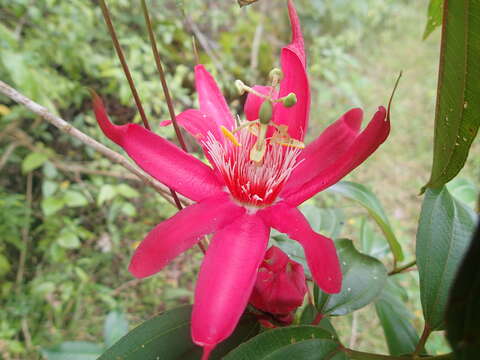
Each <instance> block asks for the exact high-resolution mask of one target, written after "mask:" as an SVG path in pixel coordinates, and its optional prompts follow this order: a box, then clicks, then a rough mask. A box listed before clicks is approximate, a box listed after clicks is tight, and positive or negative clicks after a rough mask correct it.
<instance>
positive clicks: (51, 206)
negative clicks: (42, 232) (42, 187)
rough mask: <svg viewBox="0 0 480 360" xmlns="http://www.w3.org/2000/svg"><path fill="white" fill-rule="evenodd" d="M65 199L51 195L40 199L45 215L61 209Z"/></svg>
mask: <svg viewBox="0 0 480 360" xmlns="http://www.w3.org/2000/svg"><path fill="white" fill-rule="evenodd" d="M64 206H65V201H64V200H63V198H60V197H56V196H52V197H47V198H45V199H43V200H42V211H43V213H44V214H45V216H50V215H53V214H55V213H56V212H57V211H59V210H61V209H63V207H64Z"/></svg>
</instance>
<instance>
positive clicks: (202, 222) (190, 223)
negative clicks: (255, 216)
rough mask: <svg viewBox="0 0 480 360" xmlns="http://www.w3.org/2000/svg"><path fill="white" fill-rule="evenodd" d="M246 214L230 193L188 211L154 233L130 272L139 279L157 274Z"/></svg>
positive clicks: (134, 261)
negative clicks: (205, 238)
mask: <svg viewBox="0 0 480 360" xmlns="http://www.w3.org/2000/svg"><path fill="white" fill-rule="evenodd" d="M244 212H245V209H244V208H242V207H240V206H238V205H236V204H234V203H233V202H232V201H230V199H229V198H228V195H226V194H225V195H220V196H215V197H212V198H209V199H206V200H203V201H201V202H199V203H197V204H194V205H190V206H188V207H186V208H184V209H183V210H181V211H179V212H178V213H177V214H175V215H174V216H172V217H171V218H170V219H168V220H165V221H163V222H161V223H160V224H158V225H157V226H156V227H155V228H153V230H152V231H150V233H149V234H148V235H147V237H146V238H145V239H144V240H143V241H142V243H141V244H140V245H139V246H138V248H137V249H136V251H135V253H134V255H133V257H132V260H131V262H130V266H129V268H128V269H129V271H130V272H131V273H132V274H133V275H134V276H135V277H137V278H144V277H147V276H150V275H153V274H155V273H157V272H158V271H160V270H161V269H162V268H163V267H164V266H165V265H167V264H168V263H169V262H170V260H172V259H173V258H175V257H176V256H178V255H179V254H181V253H182V252H184V251H185V250H188V249H189V248H190V247H192V246H193V245H195V244H196V243H197V242H198V240H199V239H200V238H201V237H202V236H204V235H206V234H210V233H213V232H215V231H217V230H218V229H221V228H223V227H224V226H226V225H228V224H230V223H231V222H232V221H234V220H235V219H236V218H237V217H239V216H241V215H242V214H243V213H244Z"/></svg>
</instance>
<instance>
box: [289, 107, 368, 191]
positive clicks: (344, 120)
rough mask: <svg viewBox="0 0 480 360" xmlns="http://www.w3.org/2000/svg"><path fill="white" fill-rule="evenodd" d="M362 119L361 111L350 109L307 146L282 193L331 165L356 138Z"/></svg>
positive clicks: (298, 185)
mask: <svg viewBox="0 0 480 360" xmlns="http://www.w3.org/2000/svg"><path fill="white" fill-rule="evenodd" d="M362 118H363V110H362V109H360V108H355V109H352V110H350V111H348V112H346V113H345V114H344V115H343V116H342V117H341V118H340V119H338V120H337V121H336V122H334V123H333V124H332V125H330V126H329V127H328V128H326V129H325V131H323V132H322V133H321V134H320V136H319V137H318V138H317V139H316V140H314V141H313V142H311V143H310V144H308V146H307V147H306V148H305V150H303V151H302V154H301V155H300V159H299V161H301V162H300V163H299V165H298V166H297V167H296V168H295V170H294V171H293V172H292V175H291V176H290V178H289V180H288V182H287V184H286V185H285V187H284V188H283V192H284V193H287V192H288V191H289V190H291V189H292V188H294V189H297V188H299V187H300V186H302V185H303V184H305V183H306V182H308V181H310V180H311V179H313V178H314V177H315V176H316V175H318V174H319V173H320V172H321V171H322V170H324V169H325V168H326V167H328V166H330V165H331V164H333V163H334V162H335V161H336V160H337V159H338V158H339V157H340V156H341V155H342V154H343V153H344V152H345V151H346V150H347V149H348V148H349V147H350V145H352V143H353V142H354V140H355V138H356V137H357V136H358V134H359V131H360V126H361V124H362Z"/></svg>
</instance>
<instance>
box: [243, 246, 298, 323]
mask: <svg viewBox="0 0 480 360" xmlns="http://www.w3.org/2000/svg"><path fill="white" fill-rule="evenodd" d="M306 293H307V284H306V282H305V272H304V269H303V267H302V265H301V264H299V263H297V262H295V261H293V260H291V259H290V258H289V257H288V256H287V254H285V253H284V252H283V251H282V250H280V249H279V248H278V247H276V246H272V247H270V249H268V251H267V252H266V254H265V258H264V259H263V262H262V264H261V265H260V268H259V269H258V275H257V280H256V282H255V285H254V287H253V291H252V295H251V297H250V303H251V304H252V305H253V306H255V307H256V308H257V309H260V310H262V311H266V312H268V313H270V314H273V315H277V316H280V317H282V318H283V319H284V321H285V322H287V323H290V322H291V321H292V320H293V318H292V316H291V313H292V312H293V311H295V309H297V308H298V307H299V306H300V305H302V303H303V298H304V297H305V294H306Z"/></svg>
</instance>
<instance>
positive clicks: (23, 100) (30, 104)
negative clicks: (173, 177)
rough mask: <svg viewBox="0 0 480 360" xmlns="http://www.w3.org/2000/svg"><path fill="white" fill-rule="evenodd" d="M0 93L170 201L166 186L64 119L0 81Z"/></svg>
mask: <svg viewBox="0 0 480 360" xmlns="http://www.w3.org/2000/svg"><path fill="white" fill-rule="evenodd" d="M0 93H2V94H4V95H5V96H7V97H8V98H10V99H12V100H13V101H15V102H17V103H19V104H22V105H24V106H25V107H26V108H27V109H29V110H30V111H32V112H34V113H35V114H37V115H39V116H41V117H42V118H43V119H45V120H46V121H48V122H49V123H50V124H52V125H54V126H55V127H57V128H58V129H59V130H60V131H62V132H64V133H66V134H68V135H71V136H73V137H74V138H76V139H78V140H80V141H81V142H83V143H84V144H85V145H87V146H90V147H91V148H93V149H95V150H96V151H98V152H99V153H101V154H102V155H104V156H105V157H107V158H108V159H110V160H111V161H113V162H114V163H117V164H120V165H121V166H123V167H124V168H125V169H126V170H128V171H129V172H131V173H132V174H134V175H135V176H137V177H138V178H139V179H141V180H142V181H143V182H144V183H145V184H146V185H148V186H150V187H152V188H154V189H155V190H156V191H157V192H158V193H159V194H160V195H161V196H163V197H164V198H166V199H167V200H169V199H171V197H170V195H169V189H168V187H167V186H165V185H163V184H162V183H160V182H159V181H158V180H156V179H155V178H153V177H151V176H150V175H148V174H147V173H145V172H143V171H142V170H140V169H139V168H138V167H136V166H135V165H133V164H132V163H131V162H129V161H128V160H127V158H125V157H124V156H122V155H120V154H119V153H117V152H115V151H113V150H111V149H109V148H108V147H106V146H105V145H103V144H101V143H99V142H98V141H96V140H95V139H93V138H91V137H90V136H88V135H86V134H85V133H83V132H81V131H80V130H78V129H77V128H75V127H74V126H72V125H70V124H69V123H68V122H66V121H65V120H64V119H62V118H60V117H58V116H56V115H54V114H52V113H51V112H49V111H48V110H47V109H46V108H44V107H43V106H41V105H39V104H37V103H36V102H34V101H33V100H31V99H29V98H27V97H26V96H25V95H23V94H21V93H19V92H18V91H17V90H15V89H14V88H12V87H10V86H8V85H7V84H5V83H4V82H3V81H1V80H0ZM186 202H187V203H190V202H189V200H186Z"/></svg>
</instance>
